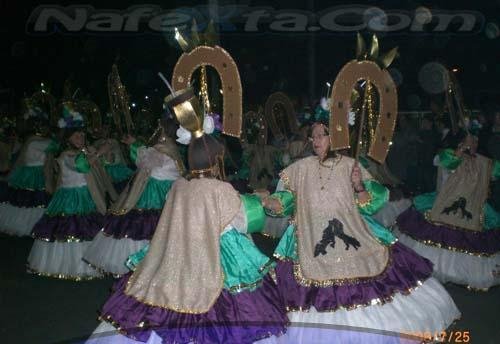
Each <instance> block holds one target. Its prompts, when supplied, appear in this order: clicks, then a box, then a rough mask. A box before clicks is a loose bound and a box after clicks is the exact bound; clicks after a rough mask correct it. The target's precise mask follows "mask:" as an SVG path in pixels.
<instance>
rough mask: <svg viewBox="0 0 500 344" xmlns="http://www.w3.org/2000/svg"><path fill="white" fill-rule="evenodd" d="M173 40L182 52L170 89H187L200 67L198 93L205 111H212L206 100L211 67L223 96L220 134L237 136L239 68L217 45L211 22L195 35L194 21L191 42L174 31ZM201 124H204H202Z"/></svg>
mask: <svg viewBox="0 0 500 344" xmlns="http://www.w3.org/2000/svg"><path fill="white" fill-rule="evenodd" d="M175 38H176V40H177V42H178V43H179V45H180V46H181V48H182V50H183V51H184V53H183V54H182V55H181V57H180V58H179V60H178V61H177V64H176V65H175V68H174V72H173V75H172V86H173V88H174V89H175V90H182V89H186V88H188V87H190V83H191V78H192V76H193V73H194V72H195V71H196V70H197V69H198V68H201V80H200V83H201V92H200V95H201V97H202V99H203V105H204V108H205V112H207V113H209V112H210V109H211V105H210V100H209V97H208V81H207V72H206V66H211V67H213V68H214V69H215V70H216V71H217V73H218V74H219V77H220V80H221V83H222V93H223V97H224V98H223V102H224V103H223V113H222V118H223V133H224V134H226V135H230V136H235V137H240V135H241V123H242V112H243V109H242V87H241V80H240V74H239V72H238V67H237V66H236V63H235V62H234V60H233V59H232V57H231V55H229V53H228V52H227V51H225V50H224V49H222V48H221V47H219V46H218V45H216V42H217V34H216V32H215V28H214V25H213V22H210V24H209V25H208V28H207V30H206V31H205V33H198V32H197V26H196V22H195V21H193V26H192V29H191V39H187V38H185V37H184V36H182V34H181V33H180V32H179V31H178V30H177V29H176V31H175ZM202 123H203V122H202Z"/></svg>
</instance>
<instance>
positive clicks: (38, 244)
mask: <svg viewBox="0 0 500 344" xmlns="http://www.w3.org/2000/svg"><path fill="white" fill-rule="evenodd" d="M83 125H84V123H83V118H82V116H81V115H80V114H79V113H78V112H76V111H75V110H74V108H73V105H72V103H70V102H66V103H64V106H63V118H61V119H60V120H59V122H58V126H59V127H60V128H61V129H63V132H64V143H65V144H66V145H67V149H66V150H64V151H63V152H62V153H61V154H60V155H59V157H58V158H57V163H58V166H59V174H58V183H57V189H56V192H55V193H54V196H53V197H52V200H51V201H50V203H49V205H48V206H47V209H46V210H45V214H44V215H43V217H42V218H41V219H40V220H39V221H38V222H37V224H36V225H35V227H34V228H33V232H32V236H33V237H34V238H35V242H34V244H33V247H32V249H31V252H30V255H29V257H28V271H29V272H31V273H35V274H38V275H42V276H49V277H56V278H63V279H74V280H84V279H92V278H96V277H101V276H102V275H101V274H100V273H99V272H98V271H96V270H95V269H93V268H91V267H90V266H88V264H86V263H85V262H83V261H82V257H83V253H84V252H85V250H86V249H87V248H88V246H89V245H90V242H91V241H92V239H93V238H94V237H95V235H96V234H97V233H98V232H99V230H100V229H101V228H102V224H103V221H102V220H103V214H104V213H105V212H106V201H105V197H106V195H105V193H106V190H105V189H104V188H103V180H97V179H98V178H96V174H94V173H93V169H94V166H97V165H98V163H99V162H98V159H99V157H100V156H101V155H102V154H104V153H105V152H104V151H98V152H96V153H91V152H90V151H89V150H88V149H87V148H86V146H85V134H84V127H83Z"/></svg>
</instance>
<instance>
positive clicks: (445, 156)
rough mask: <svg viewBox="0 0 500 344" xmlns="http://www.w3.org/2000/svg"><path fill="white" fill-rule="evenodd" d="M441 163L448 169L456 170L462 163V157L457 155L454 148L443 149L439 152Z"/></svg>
mask: <svg viewBox="0 0 500 344" xmlns="http://www.w3.org/2000/svg"><path fill="white" fill-rule="evenodd" d="M439 163H440V165H441V166H443V167H444V168H446V169H447V170H455V169H457V167H458V166H460V164H461V163H462V158H459V157H457V156H456V155H455V152H454V151H453V149H451V148H448V149H443V150H442V151H441V152H439Z"/></svg>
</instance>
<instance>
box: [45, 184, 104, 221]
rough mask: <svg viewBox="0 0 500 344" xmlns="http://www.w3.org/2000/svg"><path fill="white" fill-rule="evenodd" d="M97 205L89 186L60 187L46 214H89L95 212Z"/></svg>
mask: <svg viewBox="0 0 500 344" xmlns="http://www.w3.org/2000/svg"><path fill="white" fill-rule="evenodd" d="M96 211H97V210H96V205H95V203H94V200H93V199H92V196H91V195H90V191H89V188H88V187H87V186H80V187H75V188H59V189H57V191H56V192H55V193H54V196H53V197H52V199H51V201H50V203H49V205H48V206H47V210H46V211H45V214H47V215H49V216H61V215H88V214H92V213H95V212H96Z"/></svg>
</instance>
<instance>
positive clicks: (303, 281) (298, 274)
mask: <svg viewBox="0 0 500 344" xmlns="http://www.w3.org/2000/svg"><path fill="white" fill-rule="evenodd" d="M388 250H389V257H388V259H387V263H386V265H385V267H384V270H382V272H381V273H379V274H377V275H375V276H366V277H354V278H339V279H330V280H322V281H320V280H315V279H310V278H306V277H304V276H303V275H302V270H301V267H300V263H299V262H294V264H293V275H294V277H295V280H296V281H297V283H299V284H300V285H302V286H305V287H311V286H313V287H319V288H327V287H332V286H342V285H346V284H359V283H369V282H372V281H374V280H376V279H378V278H380V276H382V275H384V274H385V273H386V272H387V269H388V268H389V267H390V266H392V263H393V258H392V249H391V248H390V247H388ZM296 252H297V251H296Z"/></svg>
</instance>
